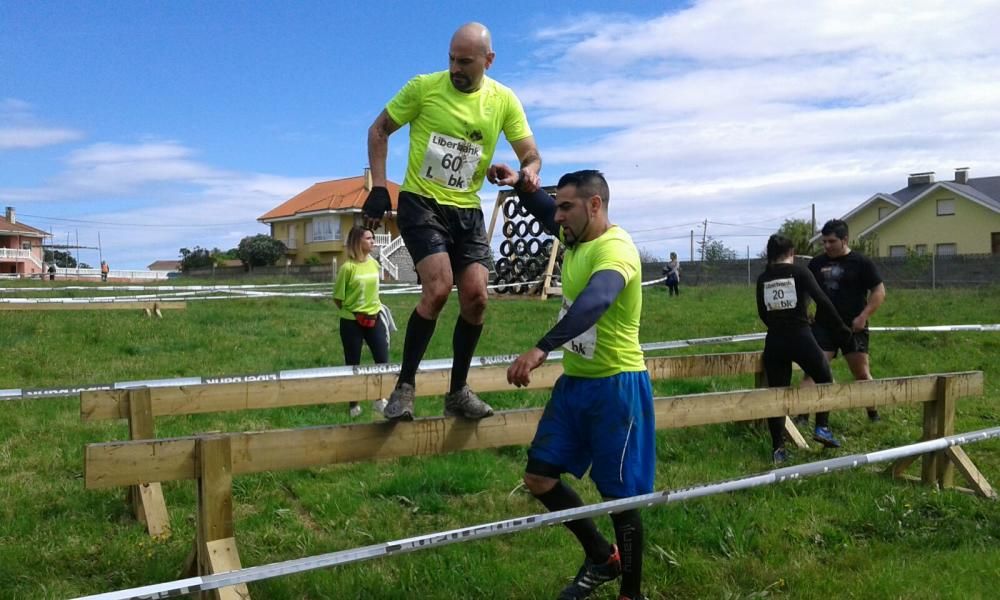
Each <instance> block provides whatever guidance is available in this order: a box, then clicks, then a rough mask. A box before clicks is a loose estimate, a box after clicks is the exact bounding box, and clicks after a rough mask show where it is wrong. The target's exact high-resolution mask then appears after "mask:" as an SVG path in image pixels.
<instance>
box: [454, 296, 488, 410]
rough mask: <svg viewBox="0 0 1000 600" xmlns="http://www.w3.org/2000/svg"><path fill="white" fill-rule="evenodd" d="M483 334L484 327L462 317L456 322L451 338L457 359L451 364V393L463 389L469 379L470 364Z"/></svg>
mask: <svg viewBox="0 0 1000 600" xmlns="http://www.w3.org/2000/svg"><path fill="white" fill-rule="evenodd" d="M482 332H483V326H482V325H481V324H480V325H473V324H472V323H469V322H468V321H466V320H465V319H463V318H462V315H459V316H458V321H455V333H454V335H453V336H452V338H451V344H452V350H453V354H454V355H455V357H454V358H453V359H452V363H451V391H452V392H456V391H458V390H460V389H462V386H463V385H465V382H466V380H467V379H468V378H469V363H470V362H472V354H473V353H474V352H475V351H476V345H477V344H478V343H479V335H480V334H481V333H482Z"/></svg>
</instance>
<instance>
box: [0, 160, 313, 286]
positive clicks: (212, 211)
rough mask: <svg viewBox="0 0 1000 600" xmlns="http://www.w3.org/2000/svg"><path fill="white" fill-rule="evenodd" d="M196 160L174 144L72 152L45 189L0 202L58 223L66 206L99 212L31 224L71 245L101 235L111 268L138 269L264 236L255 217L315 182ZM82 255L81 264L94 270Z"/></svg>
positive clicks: (9, 193) (12, 194) (12, 193)
mask: <svg viewBox="0 0 1000 600" xmlns="http://www.w3.org/2000/svg"><path fill="white" fill-rule="evenodd" d="M196 154H197V153H196V152H195V151H194V150H193V149H192V148H189V147H187V146H185V145H183V144H181V143H179V142H176V141H158V142H142V143H136V144H120V143H105V142H102V143H97V144H92V145H90V146H87V147H84V148H80V149H77V150H74V151H73V152H71V153H70V154H69V155H68V156H67V158H66V160H65V169H64V171H63V172H62V173H60V174H59V175H57V176H56V177H55V178H54V179H53V181H51V182H50V183H49V184H47V185H44V186H41V187H38V188H31V189H21V190H9V189H8V190H3V189H0V196H2V197H4V198H5V199H8V200H14V201H21V202H24V203H26V204H24V205H23V206H22V207H21V211H19V212H22V213H24V214H26V215H28V214H33V213H37V214H42V213H44V214H46V215H52V216H56V215H59V216H62V215H63V214H66V212H67V211H66V210H65V209H66V208H67V207H70V208H74V209H75V208H76V207H78V206H80V205H86V204H87V203H93V204H94V205H96V206H99V207H100V209H99V210H97V211H95V210H92V211H89V212H87V213H86V216H82V217H80V219H83V220H85V221H87V223H74V222H72V221H62V220H53V221H51V222H47V221H46V220H45V219H44V218H43V219H41V220H40V221H39V222H36V223H33V224H35V225H36V226H38V227H42V228H44V229H46V230H47V231H51V232H52V233H53V237H54V239H56V240H60V241H61V240H64V239H65V236H66V235H67V232H69V233H70V239H73V240H75V235H76V232H77V230H83V231H85V232H86V233H85V235H86V236H89V238H88V239H81V240H80V244H81V245H84V246H96V245H97V232H98V231H100V232H101V246H102V247H103V250H104V256H105V257H107V258H108V259H109V262H111V261H113V262H114V265H112V266H113V267H115V268H144V267H145V266H146V265H147V264H149V263H151V262H153V261H154V260H158V259H168V258H176V257H177V254H178V249H179V248H181V247H194V246H204V247H216V246H218V247H220V248H223V249H225V248H230V247H233V246H235V245H237V244H238V243H239V240H240V239H241V238H243V237H245V236H247V235H254V234H257V233H265V232H266V231H267V227H266V226H264V225H261V224H260V223H257V221H256V219H257V217H259V216H260V215H262V214H264V213H265V212H267V211H268V210H270V209H272V208H274V207H275V206H277V205H278V204H280V203H281V202H284V201H285V200H287V199H289V198H291V197H292V196H294V195H295V194H297V193H299V192H301V191H302V190H304V189H306V188H307V187H309V186H310V185H312V184H313V183H315V182H316V181H318V180H320V179H321V178H298V177H283V176H280V175H272V174H265V173H241V172H236V171H228V170H223V169H218V168H215V167H213V166H211V165H209V164H207V163H204V162H201V161H199V160H197V159H196V158H195V156H196ZM94 199H99V203H97V202H94ZM33 205H34V206H33ZM109 205H115V206H118V207H119V208H118V209H117V210H111V209H110V207H109ZM76 212H77V211H76V210H74V213H76ZM24 220H25V221H26V222H31V219H29V218H28V217H24ZM86 253H87V251H84V253H83V255H81V260H83V261H85V262H90V263H93V264H96V263H95V261H94V260H93V259H94V257H90V258H87V256H86ZM91 253H93V252H91ZM95 256H96V255H95Z"/></svg>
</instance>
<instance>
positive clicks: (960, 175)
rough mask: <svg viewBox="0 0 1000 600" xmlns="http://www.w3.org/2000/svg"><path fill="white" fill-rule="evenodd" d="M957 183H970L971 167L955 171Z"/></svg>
mask: <svg viewBox="0 0 1000 600" xmlns="http://www.w3.org/2000/svg"><path fill="white" fill-rule="evenodd" d="M955 183H963V184H968V183H969V167H960V168H958V169H955Z"/></svg>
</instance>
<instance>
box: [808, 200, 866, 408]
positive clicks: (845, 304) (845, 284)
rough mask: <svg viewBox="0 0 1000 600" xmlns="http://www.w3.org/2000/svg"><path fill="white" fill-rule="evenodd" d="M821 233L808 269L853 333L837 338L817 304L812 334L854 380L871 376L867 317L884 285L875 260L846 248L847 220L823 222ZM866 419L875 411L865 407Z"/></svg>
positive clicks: (831, 357)
mask: <svg viewBox="0 0 1000 600" xmlns="http://www.w3.org/2000/svg"><path fill="white" fill-rule="evenodd" d="M821 233H822V240H823V252H824V253H823V254H822V255H820V256H817V257H815V258H813V259H812V260H811V261H809V270H810V271H812V273H813V276H815V277H816V281H817V282H818V283H819V285H820V287H822V288H823V291H824V292H825V293H826V295H827V297H829V298H830V300H831V301H832V302H833V305H834V306H835V307H836V308H837V313H839V315H840V318H841V319H843V321H844V323H846V324H847V325H848V326H849V327H850V328H851V331H852V332H853V335H851V337H850V338H849V339H848V340H846V341H841V340H838V337H837V335H836V332H833V331H830V330H829V329H828V327H827V326H826V325H825V324H826V323H828V322H829V319H828V318H826V316H825V315H821V311H823V310H824V309H823V308H822V307H820V306H817V307H816V322H815V323H814V324H813V335H814V336H815V337H816V341H817V342H818V343H819V347H820V348H822V349H823V351H824V352H825V353H826V357H827V359H828V360H830V361H832V360H833V359H834V358H836V356H837V352H838V351H840V352H842V353H843V354H844V360H846V361H847V366H848V368H850V369H851V374H852V375H854V379H855V380H858V381H861V380H866V379H871V378H872V374H871V368H870V366H869V363H868V319H869V318H870V317H871V316H872V315H873V314H875V311H876V310H878V307H879V306H881V305H882V302H884V301H885V285H884V284H883V283H882V277H881V276H879V273H878V269H877V268H876V267H875V263H873V262H872V261H871V259H870V258H868V257H867V256H865V255H863V254H861V253H860V252H852V251H851V249H850V248H849V247H848V244H847V241H848V229H847V223H845V222H844V221H841V220H839V219H833V220H831V221H827V222H826V224H824V225H823V229H822V231H821ZM821 317H822V318H821ZM868 418H869V419H871V420H872V421H877V420H878V419H879V416H878V411H877V410H875V409H874V408H869V409H868Z"/></svg>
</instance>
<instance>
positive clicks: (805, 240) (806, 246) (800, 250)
mask: <svg viewBox="0 0 1000 600" xmlns="http://www.w3.org/2000/svg"><path fill="white" fill-rule="evenodd" d="M777 233H778V234H780V235H783V236H785V237H786V238H788V239H790V240H792V243H793V244H794V245H795V253H796V254H798V255H802V256H816V255H817V254H819V252H820V245H819V244H818V243H817V244H814V243H812V242H810V241H809V239H810V238H811V237H812V236H813V228H812V221H808V220H806V219H786V220H785V222H784V223H782V224H781V227H779V228H778V232H777Z"/></svg>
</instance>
